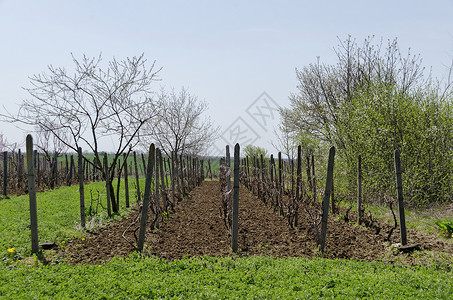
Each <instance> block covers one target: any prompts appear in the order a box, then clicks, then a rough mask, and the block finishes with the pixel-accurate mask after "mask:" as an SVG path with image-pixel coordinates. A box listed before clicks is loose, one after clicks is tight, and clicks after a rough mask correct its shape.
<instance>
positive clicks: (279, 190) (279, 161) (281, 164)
mask: <svg viewBox="0 0 453 300" xmlns="http://www.w3.org/2000/svg"><path fill="white" fill-rule="evenodd" d="M282 168H283V160H282V153H281V152H278V206H279V208H280V215H283V205H282V198H283V185H282V183H283V181H282Z"/></svg>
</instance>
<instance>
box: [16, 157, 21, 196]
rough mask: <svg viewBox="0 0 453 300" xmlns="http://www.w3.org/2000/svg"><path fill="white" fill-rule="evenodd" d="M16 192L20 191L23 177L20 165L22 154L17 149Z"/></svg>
mask: <svg viewBox="0 0 453 300" xmlns="http://www.w3.org/2000/svg"><path fill="white" fill-rule="evenodd" d="M16 161H17V190H18V191H20V190H21V188H22V177H23V169H22V167H23V165H22V152H21V150H20V149H19V152H18V154H17V160H16Z"/></svg>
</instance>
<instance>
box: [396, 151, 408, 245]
mask: <svg viewBox="0 0 453 300" xmlns="http://www.w3.org/2000/svg"><path fill="white" fill-rule="evenodd" d="M395 173H396V192H397V196H398V211H399V215H400V232H401V245H403V246H405V245H406V244H407V235H406V218H405V216H404V201H403V181H402V179H401V173H402V171H401V159H400V151H399V150H398V149H397V150H395Z"/></svg>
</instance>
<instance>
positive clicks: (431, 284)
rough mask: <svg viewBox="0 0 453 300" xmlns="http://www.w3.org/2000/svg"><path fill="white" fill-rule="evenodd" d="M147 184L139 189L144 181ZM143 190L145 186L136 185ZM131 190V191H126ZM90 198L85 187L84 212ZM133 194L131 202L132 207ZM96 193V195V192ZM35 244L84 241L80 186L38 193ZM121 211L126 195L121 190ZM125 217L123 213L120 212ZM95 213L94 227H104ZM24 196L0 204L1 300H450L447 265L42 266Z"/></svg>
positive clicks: (156, 262)
mask: <svg viewBox="0 0 453 300" xmlns="http://www.w3.org/2000/svg"><path fill="white" fill-rule="evenodd" d="M143 183H144V182H143ZM141 184H142V183H141ZM131 188H132V186H131ZM90 191H93V192H96V191H99V192H100V199H101V203H103V205H104V206H105V192H104V186H103V183H93V184H90V185H87V186H86V188H85V192H86V198H87V209H88V206H89V199H90ZM134 192H135V191H134V190H132V189H131V203H132V201H135V200H133V199H135V197H134V196H133V195H134ZM96 193H97V192H96ZM37 199H38V224H39V237H40V242H43V241H55V242H57V243H59V244H60V246H63V247H64V241H68V240H70V239H76V238H83V231H82V230H80V228H78V224H79V207H78V204H79V202H78V201H79V195H78V187H77V186H73V187H62V188H59V189H56V190H53V191H47V192H44V193H40V194H38V197H37ZM120 203H121V205H122V206H123V205H124V192H123V191H122V189H121V190H120ZM121 211H122V212H124V210H123V209H122V210H121ZM105 221H106V219H105V210H103V209H102V208H99V210H98V213H97V214H96V215H95V217H94V218H93V222H95V223H94V224H93V225H99V224H101V223H103V222H105ZM28 224H29V212H28V196H27V195H25V196H19V197H11V198H10V199H3V200H1V201H0V235H1V238H0V258H1V259H2V261H0V299H74V298H75V299H153V298H164V299H171V298H173V299H194V298H195V299H227V298H228V299H231V298H239V299H298V298H308V299H318V298H340V299H341V298H343V299H350V298H375V299H392V298H395V299H408V298H418V299H442V298H444V299H448V298H451V297H453V285H452V284H451V283H452V280H453V272H452V269H451V267H450V264H446V263H438V264H431V265H428V266H423V265H422V264H418V265H417V266H415V265H414V266H413V265H406V266H403V265H401V266H400V265H396V266H393V265H391V264H385V263H380V262H357V261H347V260H328V259H321V258H316V259H313V260H309V259H305V258H290V259H278V258H271V257H240V258H239V257H229V258H213V257H203V258H196V259H183V260H175V261H170V262H167V261H165V260H161V259H158V258H154V257H145V258H141V257H140V256H139V255H138V254H136V253H134V254H132V255H131V256H130V257H129V258H125V259H120V258H116V259H113V260H112V261H111V262H109V263H106V264H102V265H95V266H93V265H79V266H70V265H67V264H66V263H64V262H61V263H60V264H57V265H48V266H43V265H42V264H41V263H38V260H37V259H36V258H33V257H28V258H26V257H25V256H28V255H29V253H30V230H29V228H28Z"/></svg>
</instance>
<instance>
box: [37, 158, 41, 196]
mask: <svg viewBox="0 0 453 300" xmlns="http://www.w3.org/2000/svg"><path fill="white" fill-rule="evenodd" d="M36 186H37V187H38V188H39V187H40V186H41V159H40V158H39V153H38V152H37V153H36Z"/></svg>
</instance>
